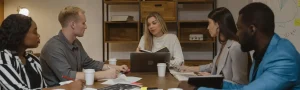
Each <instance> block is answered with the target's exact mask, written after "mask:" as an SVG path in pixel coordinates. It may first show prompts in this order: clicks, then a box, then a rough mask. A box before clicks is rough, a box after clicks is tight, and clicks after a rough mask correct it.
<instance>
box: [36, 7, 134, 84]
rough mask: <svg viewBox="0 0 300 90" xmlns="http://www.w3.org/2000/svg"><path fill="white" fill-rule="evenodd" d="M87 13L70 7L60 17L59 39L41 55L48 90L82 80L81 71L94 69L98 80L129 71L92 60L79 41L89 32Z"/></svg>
mask: <svg viewBox="0 0 300 90" xmlns="http://www.w3.org/2000/svg"><path fill="white" fill-rule="evenodd" d="M84 13H85V11H83V10H82V9H80V8H78V7H73V6H68V7H66V8H64V9H63V10H62V11H61V12H60V14H59V17H58V19H59V22H60V24H61V26H62V29H61V31H60V32H59V33H58V35H56V36H54V37H52V38H51V39H50V40H49V41H48V42H47V43H46V44H45V46H44V47H43V49H42V51H41V57H40V59H41V66H42V69H43V76H44V78H45V81H46V82H47V84H48V85H49V86H54V85H57V83H59V82H61V81H66V80H67V79H65V78H63V77H62V76H67V77H69V78H72V79H83V80H84V73H83V72H82V69H95V71H97V72H95V80H99V79H105V78H116V77H117V75H118V73H119V71H128V67H127V66H126V65H122V66H116V65H108V64H104V63H103V62H100V61H95V60H93V59H91V58H90V57H89V56H88V55H87V53H86V52H85V50H84V48H83V47H82V44H81V42H80V41H79V40H78V39H77V38H76V37H82V36H83V35H84V31H85V29H86V28H87V26H86V24H85V22H86V18H85V15H84Z"/></svg>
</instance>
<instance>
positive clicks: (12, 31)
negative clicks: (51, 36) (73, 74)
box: [0, 14, 83, 90]
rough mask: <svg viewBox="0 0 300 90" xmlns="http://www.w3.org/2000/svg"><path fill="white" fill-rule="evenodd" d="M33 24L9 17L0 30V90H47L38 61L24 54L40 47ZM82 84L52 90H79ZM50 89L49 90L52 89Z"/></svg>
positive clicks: (22, 18) (14, 15) (14, 16)
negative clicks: (27, 50)
mask: <svg viewBox="0 0 300 90" xmlns="http://www.w3.org/2000/svg"><path fill="white" fill-rule="evenodd" d="M39 38H40V35H39V34H38V33H37V26H36V23H35V22H34V21H33V20H32V19H31V18H30V17H28V16H24V15H21V14H12V15H9V16H8V17H7V18H6V19H5V20H4V21H3V23H2V25H1V27H0V90H2V89H4V90H15V89H18V90H19V89H22V90H24V89H26V90H27V89H42V88H45V89H50V88H47V87H48V86H47V84H46V83H45V81H44V78H43V76H42V73H41V72H42V69H41V66H40V62H39V59H38V58H37V57H36V56H34V55H32V54H29V53H27V52H26V51H25V50H26V49H27V48H36V47H37V46H38V44H39V43H40V39H39ZM82 85H83V83H82V81H78V80H77V81H74V82H73V83H71V84H67V85H64V86H59V87H55V88H64V89H71V88H72V90H73V89H82ZM52 89H53V88H52Z"/></svg>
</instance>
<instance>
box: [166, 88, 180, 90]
mask: <svg viewBox="0 0 300 90" xmlns="http://www.w3.org/2000/svg"><path fill="white" fill-rule="evenodd" d="M168 90H183V89H181V88H169V89H168Z"/></svg>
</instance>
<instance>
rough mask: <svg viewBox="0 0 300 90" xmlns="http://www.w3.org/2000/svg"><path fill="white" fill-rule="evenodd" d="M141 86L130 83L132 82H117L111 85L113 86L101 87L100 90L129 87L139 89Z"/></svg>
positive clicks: (126, 89) (116, 89) (124, 89)
mask: <svg viewBox="0 0 300 90" xmlns="http://www.w3.org/2000/svg"><path fill="white" fill-rule="evenodd" d="M139 88H140V87H139V86H136V85H130V84H115V85H111V86H107V87H104V88H100V89H98V90H129V89H138V90H139Z"/></svg>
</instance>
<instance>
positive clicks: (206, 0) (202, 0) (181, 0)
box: [178, 0, 214, 4]
mask: <svg viewBox="0 0 300 90" xmlns="http://www.w3.org/2000/svg"><path fill="white" fill-rule="evenodd" d="M213 2H214V0H178V4H213Z"/></svg>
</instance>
